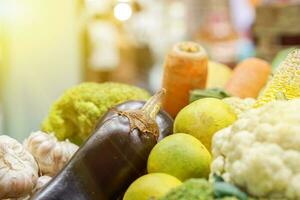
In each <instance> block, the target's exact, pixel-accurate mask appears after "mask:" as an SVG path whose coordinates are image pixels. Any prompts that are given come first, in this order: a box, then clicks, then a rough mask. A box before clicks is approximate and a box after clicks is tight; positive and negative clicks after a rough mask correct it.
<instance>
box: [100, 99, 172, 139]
mask: <svg viewBox="0 0 300 200" xmlns="http://www.w3.org/2000/svg"><path fill="white" fill-rule="evenodd" d="M145 103H146V102H145V101H126V102H124V103H121V104H118V105H117V106H115V107H114V109H111V110H110V111H108V112H107V113H106V114H105V115H104V116H103V118H102V120H106V119H108V118H110V117H111V116H112V115H114V114H115V110H119V111H127V110H137V109H141V108H142V107H143V106H144V105H145ZM155 121H156V123H157V125H158V127H159V137H158V141H160V140H162V139H163V138H165V137H166V136H168V135H170V134H172V133H173V123H174V120H173V118H172V117H171V116H170V115H169V114H168V113H167V112H166V111H164V110H163V109H160V110H159V112H158V114H157V116H156V119H155Z"/></svg>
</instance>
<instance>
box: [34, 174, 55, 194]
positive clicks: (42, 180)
mask: <svg viewBox="0 0 300 200" xmlns="http://www.w3.org/2000/svg"><path fill="white" fill-rule="evenodd" d="M51 179H52V178H51V177H50V176H41V177H39V178H38V180H37V183H36V185H35V188H34V190H33V191H32V193H31V195H33V194H35V193H36V192H38V191H39V190H40V189H42V188H43V187H44V186H45V185H46V184H47V183H48V182H49V181H51Z"/></svg>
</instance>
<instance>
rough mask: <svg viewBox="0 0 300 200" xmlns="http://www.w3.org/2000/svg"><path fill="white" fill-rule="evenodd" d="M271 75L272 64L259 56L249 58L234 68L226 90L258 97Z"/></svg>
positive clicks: (243, 96)
mask: <svg viewBox="0 0 300 200" xmlns="http://www.w3.org/2000/svg"><path fill="white" fill-rule="evenodd" d="M270 75H271V65H270V64H269V63H267V62H266V61H264V60H262V59H259V58H248V59H246V60H244V61H242V62H241V63H239V64H238V65H237V66H236V68H235V69H234V70H233V73H232V76H231V78H230V79H229V81H228V82H227V84H226V87H225V90H226V91H227V92H228V93H229V94H231V95H232V96H237V97H240V98H247V97H251V98H256V97H257V96H258V94H259V92H260V90H261V89H262V88H263V87H264V86H265V84H266V83H267V81H268V79H269V76H270Z"/></svg>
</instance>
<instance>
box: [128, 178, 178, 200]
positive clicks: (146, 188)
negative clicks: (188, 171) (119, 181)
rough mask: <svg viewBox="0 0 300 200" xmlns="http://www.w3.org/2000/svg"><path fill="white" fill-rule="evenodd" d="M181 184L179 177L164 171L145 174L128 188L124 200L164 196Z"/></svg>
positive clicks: (147, 199)
mask: <svg viewBox="0 0 300 200" xmlns="http://www.w3.org/2000/svg"><path fill="white" fill-rule="evenodd" d="M179 185H181V181H180V180H178V179H177V178H175V177H173V176H171V175H168V174H163V173H153V174H147V175H144V176H142V177H140V178H138V179H137V180H135V181H134V182H133V183H132V184H131V185H130V186H129V188H128V189H127V191H126V193H125V195H124V197H123V200H149V199H157V198H159V197H162V196H164V195H165V194H166V193H167V192H169V191H170V189H172V188H175V187H177V186H179Z"/></svg>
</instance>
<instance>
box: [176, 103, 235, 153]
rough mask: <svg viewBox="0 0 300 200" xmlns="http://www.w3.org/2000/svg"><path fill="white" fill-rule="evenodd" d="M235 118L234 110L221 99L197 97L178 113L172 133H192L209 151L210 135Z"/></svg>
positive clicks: (229, 123)
mask: <svg viewBox="0 0 300 200" xmlns="http://www.w3.org/2000/svg"><path fill="white" fill-rule="evenodd" d="M236 119H237V116H236V114H235V112H234V111H233V110H232V108H231V107H230V106H229V105H227V104H226V103H225V102H223V101H222V100H219V99H215V98H204V99H199V100H197V101H194V102H193V103H191V104H189V105H187V106H186V107H184V108H183V109H182V110H181V111H180V112H179V113H178V115H177V117H176V119H175V122H174V133H187V134H190V135H193V136H194V137H196V138H198V139H199V140H200V141H201V142H202V144H204V146H205V147H206V148H207V149H208V150H209V151H210V150H211V140H212V136H213V135H214V134H215V133H216V132H217V131H219V130H221V129H223V128H225V127H227V126H229V125H231V124H232V123H233V122H234V121H235V120H236Z"/></svg>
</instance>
